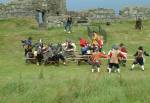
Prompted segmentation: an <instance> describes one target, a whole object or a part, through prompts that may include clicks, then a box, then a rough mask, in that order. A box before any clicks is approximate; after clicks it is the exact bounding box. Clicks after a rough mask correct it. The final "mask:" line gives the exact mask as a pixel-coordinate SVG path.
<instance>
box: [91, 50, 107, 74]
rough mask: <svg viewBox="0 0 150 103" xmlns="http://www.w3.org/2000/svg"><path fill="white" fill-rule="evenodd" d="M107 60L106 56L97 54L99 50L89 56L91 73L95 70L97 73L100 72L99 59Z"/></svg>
mask: <svg viewBox="0 0 150 103" xmlns="http://www.w3.org/2000/svg"><path fill="white" fill-rule="evenodd" d="M102 57H103V58H108V56H107V55H105V54H103V53H101V52H99V50H98V49H97V50H96V52H94V53H93V54H92V55H91V56H90V64H91V65H92V72H94V71H95V70H97V72H100V65H101V61H100V58H102Z"/></svg>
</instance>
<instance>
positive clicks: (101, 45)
mask: <svg viewBox="0 0 150 103" xmlns="http://www.w3.org/2000/svg"><path fill="white" fill-rule="evenodd" d="M97 43H98V47H99V51H100V52H101V51H102V48H103V44H104V41H103V37H99V38H98V40H97Z"/></svg>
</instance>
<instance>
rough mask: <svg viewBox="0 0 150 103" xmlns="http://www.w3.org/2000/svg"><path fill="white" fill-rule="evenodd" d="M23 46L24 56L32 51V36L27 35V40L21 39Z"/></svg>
mask: <svg viewBox="0 0 150 103" xmlns="http://www.w3.org/2000/svg"><path fill="white" fill-rule="evenodd" d="M21 42H22V43H23V48H24V52H25V53H24V56H26V55H27V53H28V52H32V38H31V37H29V38H28V39H27V40H22V41H21Z"/></svg>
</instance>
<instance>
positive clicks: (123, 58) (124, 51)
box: [119, 43, 128, 66]
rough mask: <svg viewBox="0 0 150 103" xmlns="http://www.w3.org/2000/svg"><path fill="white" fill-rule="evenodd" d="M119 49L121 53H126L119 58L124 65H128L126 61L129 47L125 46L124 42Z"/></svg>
mask: <svg viewBox="0 0 150 103" xmlns="http://www.w3.org/2000/svg"><path fill="white" fill-rule="evenodd" d="M119 50H120V51H121V53H122V54H123V55H124V57H123V56H121V57H120V59H119V63H120V64H122V66H126V62H127V53H128V52H127V49H126V47H125V45H124V44H123V43H120V45H119Z"/></svg>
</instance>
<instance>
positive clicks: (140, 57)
mask: <svg viewBox="0 0 150 103" xmlns="http://www.w3.org/2000/svg"><path fill="white" fill-rule="evenodd" d="M144 55H145V56H150V55H149V54H148V53H147V52H145V51H144V49H143V47H142V46H140V47H139V48H138V50H137V52H136V53H135V54H134V56H135V60H134V62H133V64H132V67H131V70H133V69H134V67H135V65H136V64H139V65H140V66H141V69H142V71H144Z"/></svg>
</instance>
